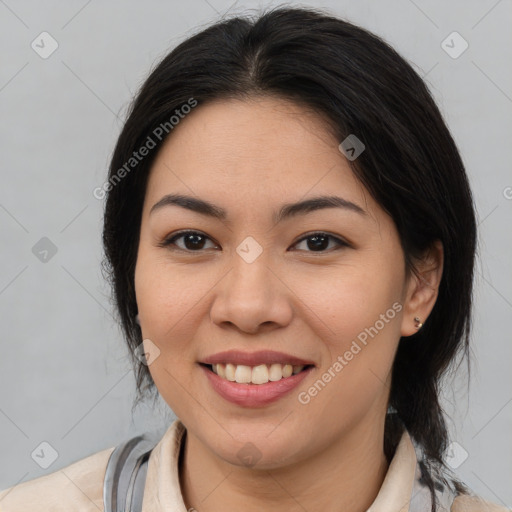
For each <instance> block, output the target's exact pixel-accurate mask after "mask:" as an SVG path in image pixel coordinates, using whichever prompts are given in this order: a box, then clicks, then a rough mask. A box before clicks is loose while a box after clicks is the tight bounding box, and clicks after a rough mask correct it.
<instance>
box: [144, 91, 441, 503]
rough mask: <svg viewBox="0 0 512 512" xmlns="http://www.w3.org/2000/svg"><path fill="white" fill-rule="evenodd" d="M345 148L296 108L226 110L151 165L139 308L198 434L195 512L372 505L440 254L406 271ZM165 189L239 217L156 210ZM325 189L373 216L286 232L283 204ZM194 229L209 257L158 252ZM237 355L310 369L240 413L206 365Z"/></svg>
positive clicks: (192, 444) (234, 103)
mask: <svg viewBox="0 0 512 512" xmlns="http://www.w3.org/2000/svg"><path fill="white" fill-rule="evenodd" d="M340 142H341V141H337V140H335V139H334V138H333V137H332V136H331V135H330V134H329V132H328V131H327V130H326V127H325V124H324V122H323V121H322V119H321V118H320V117H318V116H316V115H315V114H313V113H310V112H309V113H308V112H307V111H305V110H304V109H302V107H300V106H298V105H296V104H294V103H291V102H287V101H284V100H282V99H278V98H272V97H259V98H251V99H250V100H246V101H240V100H218V101H215V102H213V103H209V104H206V105H199V106H198V107H196V108H195V109H194V110H193V111H192V112H191V113H190V114H189V115H187V117H186V118H185V119H183V120H182V121H180V123H179V125H177V126H176V127H175V128H174V130H173V132H172V133H171V135H170V137H169V138H168V139H167V140H166V142H165V144H164V146H163V147H162V148H161V150H160V152H159V154H158V156H157V158H156V160H155V162H154V165H153V167H152V169H151V174H150V177H149V182H148V187H147V191H146V197H145V203H144V209H143V217H142V223H141V233H140V234H141V236H140V244H139V251H138V258H137V265H136V271H135V289H136V296H137V304H138V308H139V317H140V322H141V328H142V332H143V337H144V339H149V340H151V342H152V343H153V344H154V346H156V347H158V349H159V350H160V354H159V355H158V357H157V358H155V360H154V361H153V362H152V363H151V364H150V366H149V369H150V372H151V375H152V377H153V379H154V381H155V384H156V386H157V388H158V390H159V392H160V394H161V395H162V397H163V398H164V400H165V401H166V402H167V403H168V405H169V406H170V407H171V409H172V410H173V411H174V413H175V414H176V415H177V416H178V417H179V418H180V419H181V421H182V422H183V423H184V424H185V426H186V428H187V436H186V445H185V449H184V451H183V454H182V455H183V456H182V459H180V483H181V488H182V493H183V496H184V500H185V504H186V505H187V507H194V508H195V509H197V510H198V511H199V512H201V511H212V512H213V511H218V510H245V511H249V512H251V511H260V510H264V509H268V506H269V505H271V506H272V510H274V511H281V510H282V511H285V510H286V511H287V512H289V511H290V510H291V511H301V512H302V511H303V510H304V509H306V510H310V511H312V510H323V511H334V510H336V511H339V510H351V511H365V510H366V509H367V508H368V507H369V506H370V505H371V503H372V502H373V500H374V499H375V497H376V495H377V493H378V491H379V489H380V487H381V485H382V482H383V480H384V477H385V474H386V471H387V469H388V463H387V461H386V458H385V455H384V451H383V439H384V420H385V414H386V410H387V404H388V397H389V386H390V372H391V368H392V363H393V359H394V355H395V353H396V349H397V345H398V341H399V339H400V336H409V335H411V334H413V333H414V332H416V328H415V323H414V317H415V316H418V317H420V318H421V320H422V322H425V321H426V319H427V317H428V315H429V313H430V311H431V310H432V307H433V306H434V303H435V300H436V297H437V289H438V286H439V281H440V279H441V273H442V247H441V246H440V245H439V244H436V245H435V246H434V247H433V248H432V250H431V251H429V252H428V253H427V254H426V255H425V258H424V259H423V260H422V261H418V262H417V269H418V272H419V275H420V276H421V278H418V277H417V276H416V275H415V274H412V273H407V272H406V269H405V262H404V261H405V260H404V254H403V250H402V248H401V244H400V240H399V237H398V233H397V231H396V227H395V225H394V222H393V220H392V219H391V218H390V217H389V216H388V215H387V214H386V213H385V212H384V211H383V210H382V209H381V208H380V206H379V205H378V204H377V203H376V202H375V200H374V199H373V198H372V197H371V196H370V195H369V193H368V192H367V191H366V190H365V188H364V187H363V185H362V184H361V183H360V182H359V181H358V180H357V179H356V178H355V177H354V175H353V173H352V171H351V169H350V167H349V164H348V161H347V160H346V158H345V156H344V155H343V154H342V153H341V152H340V151H339V149H338V145H339V143H340ZM367 150H368V148H367ZM169 193H181V194H186V195H191V196H197V197H199V198H202V199H205V200H208V201H210V202H212V203H214V204H215V205H218V206H220V207H222V208H224V209H225V210H226V211H227V213H228V217H227V219H226V220H225V221H220V220H216V219H213V218H209V217H206V216H203V215H200V214H198V213H195V212H192V211H188V210H186V209H184V208H181V207H179V206H175V205H173V206H166V207H164V208H161V209H158V210H155V211H154V212H153V213H152V214H151V215H150V209H151V207H152V206H153V205H154V204H155V203H156V202H157V201H159V200H160V199H161V198H162V197H163V196H164V195H166V194H169ZM318 195H337V196H340V197H342V198H344V199H346V200H349V201H352V202H353V203H356V204H357V205H358V206H360V207H361V208H362V209H363V210H364V211H365V214H363V215H361V214H358V213H356V212H353V211H350V210H347V209H341V208H327V209H322V210H318V211H314V212H310V213H307V214H305V215H298V216H296V217H291V218H289V219H287V220H285V221H282V222H281V223H279V224H276V225H274V223H273V221H272V215H273V213H274V212H277V211H278V209H279V208H280V207H281V205H282V204H283V203H289V202H297V201H300V200H304V199H307V198H310V197H314V196H318ZM185 229H190V230H195V231H199V232H200V233H201V234H204V235H205V236H206V237H207V238H205V239H204V242H203V243H204V245H203V246H202V248H201V246H199V248H198V249H196V248H195V247H198V246H190V244H189V245H188V246H186V245H185V243H186V240H185V239H184V238H179V239H177V240H176V241H175V244H176V245H175V246H174V250H173V246H168V247H161V246H159V243H161V242H162V241H163V240H165V239H166V238H169V236H170V235H171V234H175V233H177V232H178V231H181V230H185ZM318 231H321V232H326V233H328V234H330V235H332V236H334V237H337V238H340V239H341V240H344V241H345V242H347V243H348V246H344V245H341V246H339V245H338V244H337V242H336V240H335V239H327V240H326V242H325V245H324V246H323V247H322V248H321V249H318V250H315V245H314V244H312V243H311V239H310V238H309V239H308V238H305V237H306V235H312V234H313V233H315V232H318ZM248 236H251V237H253V238H254V239H255V240H256V241H257V242H258V243H259V245H260V246H261V248H262V249H263V252H262V253H261V255H260V256H259V257H258V258H257V259H256V260H255V261H253V262H252V263H250V264H249V263H247V262H246V261H245V260H244V259H243V258H241V257H240V256H239V254H238V253H237V252H236V248H237V247H238V246H239V245H240V244H241V242H242V241H243V240H244V239H245V238H246V237H248ZM308 240H310V243H308ZM327 244H328V245H327ZM180 247H181V249H182V250H181V251H180V249H179V248H180ZM190 247H192V248H191V249H190ZM187 248H188V252H187ZM194 251H195V252H194ZM395 303H399V304H400V305H401V311H400V312H398V313H396V315H395V316H394V318H393V319H388V322H386V323H385V326H384V328H382V329H380V330H379V332H378V334H377V335H375V336H374V337H373V338H370V337H369V339H368V343H367V345H366V346H363V348H362V350H361V351H360V352H359V353H357V355H355V356H354V357H353V359H352V360H351V361H350V362H348V364H347V365H346V366H344V368H343V369H342V371H340V372H338V373H337V374H336V377H335V378H333V379H332V380H331V381H330V382H329V383H328V384H327V385H326V386H325V387H324V388H323V389H322V390H321V391H320V392H319V393H318V394H317V395H316V396H315V397H314V398H313V399H311V401H310V402H309V403H308V404H302V403H300V402H299V400H298V394H299V393H300V392H301V391H307V390H308V389H309V388H310V387H311V386H312V385H313V383H314V382H315V381H317V380H318V379H319V378H321V375H322V374H323V373H324V372H326V371H327V370H328V369H329V368H330V367H332V365H333V363H334V362H335V361H336V358H337V357H338V356H340V355H341V356H343V354H344V353H345V352H346V351H347V350H348V349H349V348H350V346H351V344H352V342H353V340H355V339H356V338H357V336H358V334H360V333H361V332H362V331H364V329H365V328H369V327H370V326H374V325H375V324H376V321H377V320H379V318H382V317H381V315H382V314H385V313H386V311H387V310H389V309H390V308H392V305H393V304H395ZM146 343H147V342H145V344H146ZM229 349H239V350H243V351H247V352H253V351H257V350H263V349H273V350H278V351H282V352H285V353H288V354H293V355H295V356H298V357H301V358H303V359H306V360H311V361H314V363H315V365H316V368H315V369H314V370H313V371H312V372H311V374H310V375H309V376H308V377H307V378H306V379H305V380H304V381H303V382H302V383H301V384H300V385H299V387H298V388H296V389H294V390H293V391H292V392H291V393H289V394H288V395H286V396H285V397H283V398H281V399H280V400H278V401H277V402H274V403H273V404H269V405H267V406H265V407H259V408H247V407H241V406H238V405H235V404H232V403H230V402H227V401H226V400H224V399H223V398H221V397H220V396H219V395H218V394H217V393H216V392H215V391H213V390H212V389H211V387H210V384H209V382H208V380H207V378H206V376H205V375H204V373H203V370H202V369H201V368H200V367H199V366H198V361H201V360H203V359H204V358H205V357H206V356H208V355H211V354H214V353H217V352H220V351H224V350H229ZM247 442H251V443H252V444H253V445H254V446H255V447H256V448H257V450H258V451H259V454H260V456H261V458H260V460H259V461H258V463H257V464H256V465H255V466H253V467H247V466H245V465H244V464H243V462H242V460H240V459H239V457H238V456H237V453H238V451H239V450H240V449H241V448H243V447H244V445H245V444H246V443H247Z"/></svg>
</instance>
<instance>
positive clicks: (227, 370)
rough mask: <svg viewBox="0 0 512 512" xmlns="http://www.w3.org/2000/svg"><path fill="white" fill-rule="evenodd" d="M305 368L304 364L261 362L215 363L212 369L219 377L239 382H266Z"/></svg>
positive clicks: (288, 375) (285, 376)
mask: <svg viewBox="0 0 512 512" xmlns="http://www.w3.org/2000/svg"><path fill="white" fill-rule="evenodd" d="M303 369H304V365H291V364H285V365H282V364H279V363H274V364H271V365H269V366H267V365H266V364H260V365H258V366H253V367H251V366H246V365H243V364H239V365H234V364H231V363H227V364H225V365H224V364H221V363H219V364H213V365H212V370H213V372H214V373H216V374H217V375H218V376H219V377H221V378H223V379H227V380H229V381H231V382H238V383H239V384H266V383H267V382H269V381H271V382H275V381H278V380H281V379H283V378H287V377H290V376H291V375H292V374H293V375H295V374H297V373H299V372H301V371H302V370H303Z"/></svg>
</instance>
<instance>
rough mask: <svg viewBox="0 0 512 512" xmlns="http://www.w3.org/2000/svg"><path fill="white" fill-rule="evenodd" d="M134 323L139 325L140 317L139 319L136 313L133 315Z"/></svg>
mask: <svg viewBox="0 0 512 512" xmlns="http://www.w3.org/2000/svg"><path fill="white" fill-rule="evenodd" d="M135 323H136V324H137V325H140V319H139V314H138V313H137V314H136V315H135Z"/></svg>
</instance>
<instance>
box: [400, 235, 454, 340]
mask: <svg viewBox="0 0 512 512" xmlns="http://www.w3.org/2000/svg"><path fill="white" fill-rule="evenodd" d="M443 261H444V251H443V244H442V243H441V241H440V240H436V241H435V242H434V243H433V244H432V246H431V247H430V248H429V249H428V250H427V251H426V252H425V253H424V254H423V256H422V258H421V259H416V260H415V261H414V262H413V263H414V267H415V271H412V270H411V272H410V274H409V276H408V277H407V280H406V283H405V299H404V302H403V304H404V309H403V316H402V327H401V335H402V336H411V335H412V334H415V333H416V332H418V329H417V327H416V322H415V320H414V318H416V317H417V318H419V319H420V322H421V323H423V324H424V323H425V322H426V320H427V318H428V316H429V315H430V312H431V311H432V309H433V308H434V304H435V303H436V300H437V296H438V292H439V285H440V283H441V277H442V275H443Z"/></svg>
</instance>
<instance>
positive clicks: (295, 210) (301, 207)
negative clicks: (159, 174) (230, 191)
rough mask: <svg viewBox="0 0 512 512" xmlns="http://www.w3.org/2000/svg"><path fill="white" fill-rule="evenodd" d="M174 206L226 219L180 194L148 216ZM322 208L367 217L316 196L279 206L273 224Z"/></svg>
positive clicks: (161, 202)
mask: <svg viewBox="0 0 512 512" xmlns="http://www.w3.org/2000/svg"><path fill="white" fill-rule="evenodd" d="M170 205H176V206H180V207H182V208H185V209H187V210H191V211H193V212H196V213H199V214H201V215H206V216H208V217H213V218H215V219H219V220H226V219H227V212H226V210H224V209H223V208H221V207H220V206H216V205H214V204H212V203H210V202H208V201H205V200H204V199H198V198H197V197H192V196H185V195H182V194H168V195H165V196H164V197H162V199H160V200H159V201H158V202H157V203H155V204H154V205H153V206H152V208H151V210H150V212H149V214H150V215H151V214H152V213H153V212H155V211H156V210H159V209H161V208H163V207H164V206H170ZM324 208H343V209H345V210H349V211H353V212H355V213H358V214H360V215H367V213H366V211H365V210H363V209H362V208H361V207H360V206H358V205H357V204H355V203H353V202H351V201H348V200H346V199H343V198H342V197H337V196H318V197H312V198H310V199H306V200H304V201H299V202H298V203H285V204H283V205H282V206H281V208H280V210H279V211H278V212H277V214H274V217H273V219H274V223H276V224H277V223H279V222H281V221H282V220H284V219H288V218H290V217H293V216H296V215H304V214H307V213H309V212H313V211H316V210H322V209H324Z"/></svg>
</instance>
